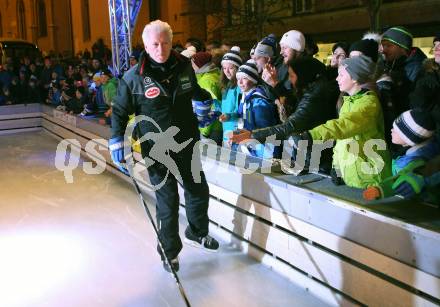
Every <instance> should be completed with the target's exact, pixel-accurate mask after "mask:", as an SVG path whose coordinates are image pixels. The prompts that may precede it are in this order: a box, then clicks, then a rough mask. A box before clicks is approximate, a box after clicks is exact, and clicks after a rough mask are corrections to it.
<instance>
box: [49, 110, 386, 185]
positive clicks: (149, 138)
mask: <svg viewBox="0 0 440 307" xmlns="http://www.w3.org/2000/svg"><path fill="white" fill-rule="evenodd" d="M142 123H144V124H146V123H149V124H150V125H153V126H154V127H155V128H156V129H157V132H147V133H145V134H144V135H142V136H141V137H140V138H139V139H138V140H136V141H135V142H136V144H138V145H139V146H140V145H141V144H142V143H143V142H149V145H151V146H149V148H150V151H149V152H148V155H145V154H144V158H143V159H141V160H139V161H137V160H135V159H134V156H133V148H132V147H133V146H132V145H133V144H132V142H131V138H132V135H133V132H134V129H135V127H137V126H138V125H140V124H142ZM179 132H180V129H179V128H178V127H176V126H171V127H169V128H168V129H167V130H165V131H162V129H161V128H160V126H159V125H158V124H157V123H156V122H155V121H154V120H153V119H152V118H150V117H148V116H145V115H138V116H136V117H135V118H134V120H133V121H131V122H130V123H129V124H128V125H127V128H126V130H125V134H124V141H123V151H124V159H125V161H126V163H125V167H126V168H127V169H128V171H129V172H130V175H131V176H132V177H134V178H140V177H139V173H140V172H141V171H143V170H146V169H148V168H149V167H151V166H153V165H155V164H156V163H160V164H162V165H163V166H165V167H166V168H167V174H166V176H165V178H164V179H163V181H162V182H160V183H159V184H157V185H151V184H148V188H149V189H151V190H153V191H155V190H158V189H160V188H161V187H162V186H163V184H164V183H165V182H166V179H167V178H168V176H169V174H172V175H173V176H174V177H175V178H176V179H177V180H178V181H179V182H182V178H181V175H180V172H179V168H178V167H177V164H176V163H175V161H174V160H173V158H172V156H171V153H172V152H173V153H176V154H177V153H179V152H180V151H182V150H183V149H186V147H187V146H189V144H191V143H193V148H192V159H191V174H192V177H193V180H194V182H196V183H200V182H201V172H202V171H208V170H206V169H205V170H203V169H202V164H201V152H203V151H204V150H206V152H207V155H208V156H209V157H217V158H216V159H218V160H221V161H230V160H231V157H232V156H231V155H232V151H231V150H230V149H229V148H225V147H221V148H220V155H218V154H217V153H218V150H219V146H217V145H216V143H215V142H214V141H212V140H203V141H197V142H193V139H192V138H190V139H187V140H185V141H183V142H182V143H178V142H177V141H176V139H175V137H176V135H177V134H178V133H179ZM339 142H344V146H345V147H346V148H347V156H346V157H347V161H346V165H350V164H353V163H355V162H356V161H357V159H358V157H359V154H360V146H359V143H358V142H356V141H355V140H341V141H339ZM281 143H283V152H282V159H281V160H282V161H283V162H284V163H285V164H287V165H293V166H291V167H290V169H289V171H287V170H285V169H283V168H282V171H284V172H285V173H286V174H291V173H295V174H299V173H300V172H301V171H302V170H304V168H305V167H306V164H308V165H307V166H308V169H309V171H313V170H315V171H317V170H319V164H320V160H321V153H322V151H323V150H324V149H328V148H332V147H333V143H334V141H333V140H327V141H325V142H323V141H314V142H313V144H312V145H311V146H309V144H308V141H307V140H300V141H299V142H297V143H295V142H293V140H292V139H287V140H285V141H284V142H281V140H277V139H276V137H275V136H274V135H272V136H269V137H267V138H266V142H265V143H263V144H261V143H260V142H258V141H257V140H248V141H245V142H242V143H240V144H239V146H238V147H239V148H240V147H242V148H245V149H248V150H252V149H254V150H255V149H257V148H258V147H260V148H261V147H262V148H264V150H265V151H271V150H273V149H274V147H275V146H280V145H281ZM310 147H311V148H310ZM81 150H82V146H81V143H80V142H79V141H78V140H76V139H64V140H62V141H61V142H60V143H59V144H58V146H57V150H56V156H55V167H56V168H57V169H58V170H60V171H62V172H64V178H65V180H66V182H67V183H73V181H74V178H73V171H74V170H75V169H77V168H78V167H79V162H80V153H81ZM376 150H386V143H385V141H384V140H381V139H371V140H368V141H367V142H365V144H363V147H362V156H363V157H364V158H365V160H367V161H370V163H368V162H362V163H361V169H360V171H362V172H364V173H365V174H378V173H380V172H381V171H382V169H383V167H384V166H385V163H384V161H383V159H382V157H381V156H380V155H379V154H378V153H377V152H376ZM84 151H85V154H86V155H87V156H88V158H89V159H90V160H91V162H89V161H84V162H83V164H82V168H83V171H84V172H85V173H86V174H89V175H98V174H101V173H102V172H104V171H105V169H106V163H107V161H106V158H105V157H104V155H102V154H101V152H107V153H108V142H107V140H104V139H92V140H90V141H88V142H87V143H86V144H85V147H84ZM106 156H108V157H110V155H109V154H107V155H106ZM293 157H295V158H294V159H293ZM247 160H248V159H247V157H246V156H245V155H244V154H239V155H235V160H234V162H233V166H234V167H235V168H237V169H238V170H239V171H240V172H242V173H244V174H252V173H254V172H256V171H257V170H258V169H260V172H261V173H271V171H272V167H273V162H274V161H273V160H272V159H263V160H262V162H261V163H252V162H249V161H247ZM306 160H308V163H306ZM109 162H110V161H109ZM211 165H212V164H211ZM209 171H211V170H209ZM215 171H216V172H219V171H220V172H221V171H224V172H228V170H227V169H226V168H218V167H217V168H216V169H215Z"/></svg>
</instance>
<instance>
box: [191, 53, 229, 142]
mask: <svg viewBox="0 0 440 307" xmlns="http://www.w3.org/2000/svg"><path fill="white" fill-rule="evenodd" d="M211 60H212V56H211V54H210V53H209V52H206V51H202V52H197V53H196V54H195V55H193V57H192V58H191V63H192V67H193V69H194V72H195V74H196V78H197V83H198V84H199V85H200V87H201V88H203V89H205V90H206V91H208V92H209V94H210V95H211V97H212V99H213V100H214V101H213V103H212V104H211V110H212V111H219V112H220V110H221V106H220V104H221V90H220V70H219V69H218V67H216V66H215V64H214V63H212V61H211ZM199 130H200V133H201V134H202V136H204V137H206V138H210V139H212V140H214V141H215V142H216V143H217V144H221V141H222V125H221V123H220V122H219V121H218V119H215V120H214V121H213V122H212V123H211V124H209V125H208V126H204V128H199Z"/></svg>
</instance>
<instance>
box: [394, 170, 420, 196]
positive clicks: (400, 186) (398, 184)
mask: <svg viewBox="0 0 440 307" xmlns="http://www.w3.org/2000/svg"><path fill="white" fill-rule="evenodd" d="M425 185H426V181H425V178H424V177H423V176H420V175H418V174H415V173H406V174H403V175H400V176H399V177H398V178H397V180H396V181H395V182H394V184H393V186H392V188H393V190H394V191H395V192H396V194H399V195H402V196H403V197H404V198H411V197H413V196H414V195H416V194H420V192H422V190H423V188H424V187H425Z"/></svg>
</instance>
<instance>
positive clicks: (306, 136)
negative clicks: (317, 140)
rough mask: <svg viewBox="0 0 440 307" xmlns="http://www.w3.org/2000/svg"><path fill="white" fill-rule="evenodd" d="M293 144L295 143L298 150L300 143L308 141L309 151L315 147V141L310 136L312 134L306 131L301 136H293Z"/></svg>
mask: <svg viewBox="0 0 440 307" xmlns="http://www.w3.org/2000/svg"><path fill="white" fill-rule="evenodd" d="M291 138H292V140H293V143H294V145H293V146H294V147H295V148H297V149H298V147H299V141H307V149H309V148H312V145H313V139H312V136H311V135H310V133H309V132H308V131H304V132H303V133H301V134H293V135H292V136H291Z"/></svg>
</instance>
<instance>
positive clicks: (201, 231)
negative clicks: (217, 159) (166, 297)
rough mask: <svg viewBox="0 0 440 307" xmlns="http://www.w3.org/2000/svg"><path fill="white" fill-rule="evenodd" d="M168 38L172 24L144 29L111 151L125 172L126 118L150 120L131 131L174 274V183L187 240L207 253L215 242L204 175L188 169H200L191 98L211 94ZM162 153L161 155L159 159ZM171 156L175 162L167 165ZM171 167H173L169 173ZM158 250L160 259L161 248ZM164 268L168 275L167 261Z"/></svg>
mask: <svg viewBox="0 0 440 307" xmlns="http://www.w3.org/2000/svg"><path fill="white" fill-rule="evenodd" d="M172 35H173V34H172V30H171V28H170V26H169V25H168V24H167V23H165V22H162V21H160V20H156V21H153V22H151V23H149V24H147V25H146V26H145V28H144V31H143V33H142V39H143V41H144V45H145V50H146V52H144V53H143V54H142V55H141V56H140V59H139V63H138V64H137V65H135V66H134V67H132V68H131V69H130V70H129V71H127V72H126V73H125V74H124V76H123V77H122V79H121V80H120V82H119V87H118V94H117V96H116V98H115V99H114V103H113V114H112V138H111V139H110V140H109V149H110V151H111V155H112V159H113V161H114V163H115V164H116V165H117V166H118V167H119V168H120V169H121V170H123V171H126V169H124V166H123V165H122V163H123V162H124V152H123V151H124V133H125V130H126V127H127V123H128V116H129V115H130V114H133V113H134V114H135V115H145V116H148V117H149V118H150V119H151V120H143V121H141V122H139V123H138V124H137V126H136V128H135V133H136V134H137V136H138V137H139V138H141V139H146V140H144V141H143V142H141V152H142V156H143V157H144V159H145V160H146V161H147V160H148V161H150V163H149V164H150V165H148V166H147V170H148V174H149V177H150V182H151V184H152V185H153V186H154V187H156V188H157V189H156V191H155V194H156V200H157V204H156V211H157V212H156V218H157V224H158V228H159V237H160V239H161V242H162V244H163V248H164V251H165V254H166V256H167V257H168V259H170V263H171V265H172V266H173V268H174V269H175V270H176V271H177V270H178V269H179V261H178V258H177V255H178V254H179V252H180V250H181V249H182V242H181V240H180V237H179V231H178V228H179V222H178V215H179V195H178V188H177V181H179V182H181V183H182V185H183V188H184V190H185V204H186V214H187V218H188V221H189V226H188V227H187V229H186V230H185V242H186V243H188V244H190V245H193V246H197V247H200V248H203V249H205V250H209V251H216V250H217V249H218V247H219V244H218V242H217V241H216V240H215V239H214V238H212V237H210V236H209V235H208V223H209V221H208V214H207V211H208V202H209V189H208V185H207V182H206V179H205V176H204V174H203V172H201V171H200V177H198V176H197V177H198V178H199V179H200V180H195V179H194V177H193V174H192V171H191V170H192V169H194V168H197V169H198V170H201V166H200V163H201V162H200V158H199V156H198V155H193V150H195V152H198V148H196V146H195V145H196V143H197V141H198V140H199V139H200V136H199V130H198V128H197V127H198V126H197V119H196V117H195V115H194V113H193V110H192V103H191V99H192V98H194V99H196V100H205V99H209V98H210V95H209V94H208V93H207V92H206V91H204V90H202V89H201V88H200V87H199V86H198V84H197V80H196V77H195V75H194V71H193V70H192V67H191V63H190V61H189V60H188V59H186V58H185V57H183V56H181V55H180V54H178V53H176V52H174V51H172V50H171V46H172V45H171V43H172ZM169 137H171V139H169V141H167V138H169ZM182 144H183V145H182ZM179 145H182V146H179ZM185 145H186V146H185ZM164 146H165V147H164ZM166 146H169V147H168V148H166ZM164 148H165V150H164ZM161 149H162V153H163V154H164V157H163V159H158V158H157V156H158V153H160V151H161ZM173 150H174V151H173ZM170 158H171V159H172V160H173V161H174V163H171V165H170V163H168V162H169V161H170ZM167 161H168V162H167ZM151 162H152V163H151ZM173 165H176V166H177V169H173V168H174V167H172V166H173ZM158 251H159V254H160V255H161V258H162V260H164V258H163V255H162V254H161V252H160V250H159V248H158ZM164 268H165V269H166V270H168V271H169V268H168V267H167V266H166V265H165V262H164Z"/></svg>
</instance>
